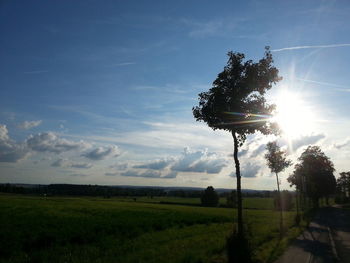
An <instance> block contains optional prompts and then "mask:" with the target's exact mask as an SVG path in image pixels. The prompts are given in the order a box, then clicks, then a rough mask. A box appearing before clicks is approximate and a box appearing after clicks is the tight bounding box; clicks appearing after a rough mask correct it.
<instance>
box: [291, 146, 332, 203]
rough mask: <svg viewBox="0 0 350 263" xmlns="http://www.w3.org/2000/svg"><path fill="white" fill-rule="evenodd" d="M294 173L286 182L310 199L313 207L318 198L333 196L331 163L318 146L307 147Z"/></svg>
mask: <svg viewBox="0 0 350 263" xmlns="http://www.w3.org/2000/svg"><path fill="white" fill-rule="evenodd" d="M298 161H299V163H298V164H296V165H295V168H294V172H293V174H291V175H290V176H289V177H288V182H289V183H290V184H291V186H292V185H295V186H296V188H297V190H299V191H300V192H301V193H303V195H306V196H308V197H309V198H311V200H312V202H313V207H314V208H317V207H318V206H319V198H321V197H326V198H328V197H329V195H330V194H333V193H334V191H335V187H336V180H335V177H334V175H333V172H334V171H335V169H334V165H333V162H332V161H331V160H330V159H329V157H327V156H326V155H325V154H324V152H322V151H321V149H320V147H319V146H309V147H307V149H306V150H305V151H304V152H303V153H302V154H301V156H300V157H299V158H298Z"/></svg>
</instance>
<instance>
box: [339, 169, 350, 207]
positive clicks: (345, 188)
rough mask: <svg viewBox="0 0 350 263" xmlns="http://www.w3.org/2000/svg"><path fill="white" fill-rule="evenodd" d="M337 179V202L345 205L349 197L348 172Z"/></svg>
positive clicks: (349, 177)
mask: <svg viewBox="0 0 350 263" xmlns="http://www.w3.org/2000/svg"><path fill="white" fill-rule="evenodd" d="M339 175H340V177H339V178H338V179H337V194H338V195H340V196H337V202H339V203H347V202H348V201H349V196H350V172H342V173H340V174H339Z"/></svg>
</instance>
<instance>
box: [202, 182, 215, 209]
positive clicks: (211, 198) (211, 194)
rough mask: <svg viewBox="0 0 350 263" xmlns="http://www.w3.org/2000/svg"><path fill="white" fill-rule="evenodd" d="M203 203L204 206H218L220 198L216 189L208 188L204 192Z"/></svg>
mask: <svg viewBox="0 0 350 263" xmlns="http://www.w3.org/2000/svg"><path fill="white" fill-rule="evenodd" d="M201 202H202V205H203V206H213V207H214V206H218V204H219V196H218V194H217V193H216V192H215V190H214V187H212V186H208V187H207V189H205V190H204V191H203V193H202V196H201Z"/></svg>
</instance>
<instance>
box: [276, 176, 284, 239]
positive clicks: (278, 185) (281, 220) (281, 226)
mask: <svg viewBox="0 0 350 263" xmlns="http://www.w3.org/2000/svg"><path fill="white" fill-rule="evenodd" d="M276 180H277V191H278V199H279V203H280V239H281V238H282V236H283V234H282V233H283V212H282V198H281V192H280V182H279V180H278V173H276Z"/></svg>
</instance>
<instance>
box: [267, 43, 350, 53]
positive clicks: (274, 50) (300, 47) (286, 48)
mask: <svg viewBox="0 0 350 263" xmlns="http://www.w3.org/2000/svg"><path fill="white" fill-rule="evenodd" d="M332 47H350V44H332V45H314V46H296V47H284V48H279V49H272V50H271V51H272V52H280V51H285V50H297V49H310V48H332Z"/></svg>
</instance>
